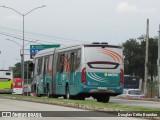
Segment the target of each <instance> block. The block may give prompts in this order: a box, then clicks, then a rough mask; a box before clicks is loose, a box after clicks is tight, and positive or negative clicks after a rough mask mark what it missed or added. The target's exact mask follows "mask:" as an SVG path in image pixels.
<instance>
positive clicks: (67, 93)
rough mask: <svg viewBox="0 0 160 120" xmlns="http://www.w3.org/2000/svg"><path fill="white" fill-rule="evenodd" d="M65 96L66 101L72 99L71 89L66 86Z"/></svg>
mask: <svg viewBox="0 0 160 120" xmlns="http://www.w3.org/2000/svg"><path fill="white" fill-rule="evenodd" d="M65 93H66V94H65V96H64V99H70V94H69V87H68V85H67V86H66V92H65Z"/></svg>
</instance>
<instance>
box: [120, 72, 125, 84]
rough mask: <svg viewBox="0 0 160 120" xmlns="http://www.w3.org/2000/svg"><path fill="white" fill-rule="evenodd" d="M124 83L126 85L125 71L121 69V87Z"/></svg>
mask: <svg viewBox="0 0 160 120" xmlns="http://www.w3.org/2000/svg"><path fill="white" fill-rule="evenodd" d="M123 83H124V70H123V69H121V72H120V82H119V84H120V85H121V84H123Z"/></svg>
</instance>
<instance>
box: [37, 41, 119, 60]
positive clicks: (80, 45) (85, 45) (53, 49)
mask: <svg viewBox="0 0 160 120" xmlns="http://www.w3.org/2000/svg"><path fill="white" fill-rule="evenodd" d="M83 46H84V47H113V48H122V47H121V46H117V45H108V44H72V45H67V46H62V47H59V48H49V49H45V50H41V51H39V52H38V53H37V54H36V56H35V58H36V57H41V56H45V55H51V54H53V53H54V51H55V50H58V51H63V50H69V49H72V48H80V47H83Z"/></svg>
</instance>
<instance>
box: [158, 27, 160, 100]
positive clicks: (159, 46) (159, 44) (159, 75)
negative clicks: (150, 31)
mask: <svg viewBox="0 0 160 120" xmlns="http://www.w3.org/2000/svg"><path fill="white" fill-rule="evenodd" d="M158 34H159V35H158V60H157V65H158V98H160V25H159V31H158Z"/></svg>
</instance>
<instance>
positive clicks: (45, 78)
mask: <svg viewBox="0 0 160 120" xmlns="http://www.w3.org/2000/svg"><path fill="white" fill-rule="evenodd" d="M47 72H48V57H45V60H44V67H43V83H42V84H43V88H44V93H46V86H47V77H48V75H47Z"/></svg>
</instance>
